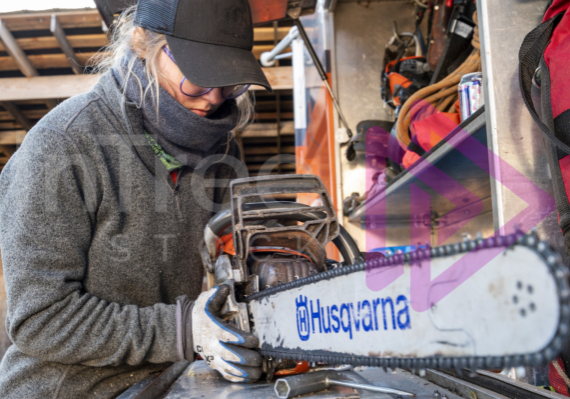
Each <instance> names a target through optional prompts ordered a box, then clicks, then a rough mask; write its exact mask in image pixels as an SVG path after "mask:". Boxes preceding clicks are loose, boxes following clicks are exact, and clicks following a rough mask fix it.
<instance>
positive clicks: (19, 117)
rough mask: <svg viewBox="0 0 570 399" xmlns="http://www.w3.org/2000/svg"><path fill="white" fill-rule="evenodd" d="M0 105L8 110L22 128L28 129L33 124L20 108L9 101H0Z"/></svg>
mask: <svg viewBox="0 0 570 399" xmlns="http://www.w3.org/2000/svg"><path fill="white" fill-rule="evenodd" d="M0 105H1V106H2V107H3V108H4V109H5V110H6V111H8V113H10V114H11V115H12V116H13V117H14V120H15V121H16V122H17V123H18V124H20V126H22V127H23V128H24V129H26V130H30V129H31V128H32V127H34V124H33V123H32V122H31V121H30V120H29V119H28V118H27V117H26V116H25V115H24V114H23V113H22V111H20V109H19V108H18V107H17V106H16V105H15V104H14V103H13V102H11V101H2V102H0Z"/></svg>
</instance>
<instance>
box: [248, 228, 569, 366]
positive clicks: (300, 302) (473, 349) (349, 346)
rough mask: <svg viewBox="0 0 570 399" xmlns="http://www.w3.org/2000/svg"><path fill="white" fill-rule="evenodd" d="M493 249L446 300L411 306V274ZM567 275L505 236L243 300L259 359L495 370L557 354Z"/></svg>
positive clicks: (363, 266) (548, 253)
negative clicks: (386, 278) (387, 276)
mask: <svg viewBox="0 0 570 399" xmlns="http://www.w3.org/2000/svg"><path fill="white" fill-rule="evenodd" d="M501 248H504V251H501V252H500V255H498V256H497V255H493V256H492V259H491V260H490V261H488V264H486V265H485V266H482V267H481V268H480V270H478V271H477V272H475V273H474V274H473V275H472V276H470V277H469V278H468V279H466V280H465V281H463V282H461V283H459V284H458V287H457V289H456V290H455V291H453V292H451V293H450V294H449V295H448V296H447V297H443V298H439V299H437V300H436V301H435V302H437V303H432V302H431V301H432V299H431V298H432V297H433V293H432V291H428V292H427V294H426V296H425V297H426V298H427V299H429V301H430V302H429V304H428V306H427V307H425V306H424V307H425V308H423V309H422V308H421V305H420V308H419V310H418V305H417V301H416V304H415V305H414V298H413V295H411V294H410V292H411V288H410V282H409V278H410V270H411V269H412V268H414V267H423V266H422V262H431V264H432V266H435V268H436V269H437V268H439V269H441V270H435V271H436V272H438V271H439V272H440V274H441V272H443V271H445V270H446V269H448V268H449V266H450V264H453V263H454V262H455V261H457V260H458V259H460V258H461V257H462V256H465V255H466V254H468V253H469V254H472V255H471V256H473V257H475V258H476V257H477V256H483V257H484V256H490V255H489V253H499V252H497V250H498V249H501ZM485 251H487V252H485ZM493 251H494V252H493ZM501 256H502V257H501ZM476 259H477V258H476ZM424 264H425V263H424ZM402 266H404V268H403V269H405V270H406V274H405V276H404V274H402V276H400V277H399V278H398V279H395V280H394V282H392V283H390V284H389V285H388V286H386V287H383V288H382V289H380V290H377V291H374V290H371V289H369V288H368V287H367V285H368V284H367V282H368V280H366V279H367V278H369V277H370V275H371V274H374V273H377V272H379V273H384V272H385V271H386V270H390V269H391V270H394V268H396V267H402ZM481 270H483V271H485V272H484V273H481ZM402 273H403V272H402ZM458 273H459V275H460V274H461V273H462V272H461V269H459V271H458ZM493 273H495V274H493ZM433 274H434V271H433V270H432V275H433ZM568 276H569V273H568V268H567V267H566V265H564V264H563V262H562V259H561V257H560V255H559V254H558V253H557V252H556V251H555V250H554V249H553V248H551V247H550V245H549V244H548V243H546V242H543V241H540V240H539V238H538V236H537V235H536V234H535V233H531V234H528V235H523V234H512V235H508V236H502V237H492V238H489V239H485V240H483V239H477V240H473V241H465V242H461V243H457V244H453V245H446V246H441V247H435V248H431V249H423V250H422V249H420V250H418V251H416V252H413V253H407V254H396V255H393V256H391V257H389V258H380V259H372V260H369V261H367V262H366V261H361V262H358V263H356V264H354V265H346V266H343V267H337V268H334V269H331V270H328V271H325V272H322V273H318V274H314V275H312V276H309V277H306V278H302V279H298V280H295V281H292V282H288V283H285V284H282V285H279V286H276V287H271V288H267V289H265V290H263V291H260V292H257V293H255V294H252V295H250V296H249V297H247V298H245V301H246V302H247V303H248V308H249V312H250V320H251V322H252V324H253V331H254V332H255V334H256V335H257V336H258V337H259V339H260V342H261V347H260V353H261V354H262V355H263V356H264V357H266V358H271V359H290V360H296V361H308V362H321V363H328V364H347V365H348V364H349V365H353V366H369V367H383V368H391V369H394V368H404V369H416V370H417V369H426V368H432V369H457V370H461V369H464V368H467V369H502V368H507V367H516V366H533V365H538V364H543V363H544V362H546V361H549V360H551V359H553V358H555V357H556V356H558V354H559V353H560V352H561V350H562V348H563V343H564V342H565V340H567V339H568V335H569V331H570V306H569V304H568V296H569V291H568ZM402 277H404V279H408V280H404V279H403V278H402ZM456 277H457V273H456ZM405 281H408V282H407V283H406V282H405ZM450 281H451V282H452V283H453V281H452V280H450ZM523 281H524V284H523ZM445 283H447V282H445ZM433 286H435V284H433V285H432V286H431V288H430V290H431V289H432V288H433ZM358 287H362V288H360V289H359V288H358ZM366 295H373V296H374V297H375V298H377V299H371V298H370V297H366ZM454 295H455V296H454ZM379 296H384V297H385V298H379ZM347 298H348V299H347ZM343 301H344V303H343ZM456 304H460V305H458V306H456ZM327 305H328V306H327ZM414 306H415V307H414ZM461 306H463V307H464V308H461ZM335 309H336V311H337V315H338V316H335V313H334V311H335ZM390 310H391V312H390ZM477 312H479V313H477ZM470 313H471V314H470ZM331 314H332V322H331ZM390 314H391V317H390ZM473 314H475V316H473ZM351 315H352V319H351ZM379 315H382V316H383V317H379ZM387 316H388V317H387ZM327 319H328V327H327V323H326V321H327ZM335 321H336V322H337V323H336V325H335ZM414 329H415V330H414ZM382 334H384V335H382ZM414 334H415V335H414ZM430 334H431V335H430Z"/></svg>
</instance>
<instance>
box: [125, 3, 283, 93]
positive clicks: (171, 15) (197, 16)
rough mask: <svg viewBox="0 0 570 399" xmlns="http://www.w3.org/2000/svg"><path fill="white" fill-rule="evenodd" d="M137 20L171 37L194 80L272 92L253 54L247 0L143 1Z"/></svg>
mask: <svg viewBox="0 0 570 399" xmlns="http://www.w3.org/2000/svg"><path fill="white" fill-rule="evenodd" d="M134 22H135V25H137V26H140V27H142V28H145V29H148V30H151V31H154V32H158V33H163V34H165V35H166V42H167V43H168V47H169V48H170V51H171V52H172V55H173V56H174V59H175V60H176V64H177V65H178V67H179V68H180V70H181V71H182V73H183V74H184V76H185V77H186V79H188V80H189V81H190V82H192V83H194V84H196V85H199V86H202V87H223V86H232V85H239V84H252V85H259V86H263V87H265V88H266V89H267V90H269V91H272V89H271V86H270V85H269V82H268V81H267V78H266V77H265V74H264V73H263V70H262V69H261V66H260V65H259V63H258V61H257V60H256V59H255V56H254V55H253V53H252V52H251V50H252V49H253V24H252V18H251V10H250V7H249V1H248V0H139V1H138V4H137V9H136V13H135V20H134Z"/></svg>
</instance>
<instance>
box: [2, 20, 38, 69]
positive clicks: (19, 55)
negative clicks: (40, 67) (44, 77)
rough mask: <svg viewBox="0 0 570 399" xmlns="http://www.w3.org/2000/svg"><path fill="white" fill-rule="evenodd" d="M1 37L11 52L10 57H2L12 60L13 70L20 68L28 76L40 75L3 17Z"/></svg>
mask: <svg viewBox="0 0 570 399" xmlns="http://www.w3.org/2000/svg"><path fill="white" fill-rule="evenodd" d="M0 39H1V40H2V41H3V42H4V46H6V49H7V50H8V53H9V54H10V57H2V58H5V59H7V60H8V61H10V63H11V64H12V68H11V70H17V69H20V70H21V71H22V73H23V74H24V75H25V76H27V77H28V78H31V77H32V76H38V75H39V73H38V71H37V70H36V68H34V66H33V65H32V63H31V62H30V60H29V59H28V58H27V57H26V54H25V53H24V51H23V50H22V49H21V48H20V46H19V45H18V42H16V39H14V36H13V35H12V32H10V29H8V27H7V26H6V23H5V22H4V21H3V20H2V19H0Z"/></svg>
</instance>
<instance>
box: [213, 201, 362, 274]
mask: <svg viewBox="0 0 570 399" xmlns="http://www.w3.org/2000/svg"><path fill="white" fill-rule="evenodd" d="M270 208H281V209H283V208H288V209H304V208H309V206H308V205H305V204H299V203H297V202H286V201H272V202H258V203H253V204H251V203H250V204H244V211H256V210H261V209H270ZM324 216H325V214H324V213H323V212H307V213H306V212H303V213H292V214H289V215H283V216H280V217H279V218H280V219H284V220H294V221H297V222H306V221H309V220H318V219H322V218H323V217H324ZM272 219H274V217H272ZM260 220H263V218H260ZM231 225H232V210H231V207H230V206H229V204H228V205H227V206H225V207H224V208H223V209H222V210H221V211H219V212H218V213H216V214H215V215H214V216H213V217H212V218H211V219H210V221H209V222H208V224H207V225H206V228H205V230H204V241H205V243H206V248H208V252H209V253H210V256H211V257H212V259H215V257H216V255H217V243H218V239H219V236H220V234H221V233H222V232H223V231H224V230H225V229H226V228H228V227H230V226H231ZM339 228H340V231H339V235H338V236H337V237H336V238H335V239H333V240H332V242H333V243H334V245H335V246H336V247H337V249H338V250H339V252H340V254H341V255H342V258H343V260H344V263H345V264H347V265H354V264H355V263H357V262H358V261H360V260H363V259H362V256H361V254H360V250H359V249H358V245H356V242H355V241H354V239H353V238H352V237H351V236H350V234H349V233H348V231H346V229H345V228H344V227H342V226H341V225H339Z"/></svg>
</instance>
